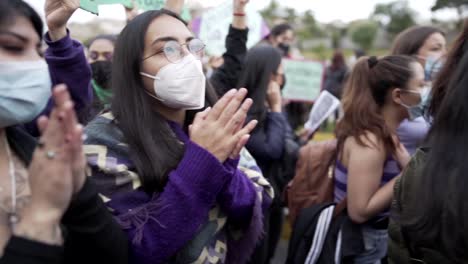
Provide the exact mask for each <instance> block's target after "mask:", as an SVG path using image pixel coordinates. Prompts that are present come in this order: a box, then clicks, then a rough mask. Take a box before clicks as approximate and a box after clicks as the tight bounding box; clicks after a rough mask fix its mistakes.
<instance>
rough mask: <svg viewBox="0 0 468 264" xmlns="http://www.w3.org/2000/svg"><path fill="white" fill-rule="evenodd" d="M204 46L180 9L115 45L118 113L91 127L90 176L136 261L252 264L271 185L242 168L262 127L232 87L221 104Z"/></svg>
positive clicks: (143, 24)
mask: <svg viewBox="0 0 468 264" xmlns="http://www.w3.org/2000/svg"><path fill="white" fill-rule="evenodd" d="M246 4H247V1H245V0H235V1H234V6H235V7H236V9H239V10H240V11H243V10H244V8H245V5H246ZM204 47H205V45H204V44H203V42H202V41H201V40H199V39H196V38H194V36H193V34H192V33H191V32H190V31H189V29H188V28H187V26H186V24H185V23H184V22H183V21H182V20H181V19H180V18H179V17H178V16H177V15H176V14H174V13H173V12H170V11H167V10H164V9H163V10H157V11H148V12H145V13H143V14H141V15H139V16H137V17H136V18H134V19H133V20H132V21H131V22H130V23H129V24H128V25H127V26H126V27H125V28H124V30H123V31H122V32H121V33H120V36H119V39H118V40H117V42H116V46H115V50H114V61H113V75H112V88H113V91H114V96H113V98H112V104H111V112H109V113H107V114H104V115H101V116H100V117H98V118H96V119H95V120H93V121H92V122H91V123H90V124H89V125H88V126H87V128H86V134H87V135H88V139H87V140H86V141H85V144H86V146H85V152H86V154H87V158H88V164H89V165H90V166H91V175H90V176H91V179H93V180H94V181H95V182H96V183H97V185H98V186H99V190H100V193H101V194H102V197H103V198H104V199H105V201H107V205H108V206H109V207H110V208H111V209H112V212H113V214H114V215H115V217H116V219H117V220H118V221H119V222H120V224H121V226H122V228H123V230H125V231H126V232H127V234H128V237H129V240H130V242H131V243H130V250H131V261H132V263H152V264H153V263H168V262H169V263H196V262H198V263H208V262H213V263H245V262H246V261H247V260H248V259H249V257H250V255H251V253H252V251H253V249H254V247H255V244H256V243H257V241H258V240H259V238H260V236H261V234H262V232H263V223H262V219H263V214H264V210H266V209H267V207H268V205H269V203H270V201H271V197H272V192H271V188H270V186H269V184H268V182H267V181H266V180H265V179H263V177H262V175H261V174H260V173H259V172H258V171H253V170H248V169H247V170H246V169H244V168H241V169H238V164H239V155H240V152H241V151H242V148H243V147H244V145H245V144H246V142H247V141H248V139H249V134H250V132H251V131H252V129H253V128H254V127H255V125H256V123H257V122H256V121H255V120H252V121H251V122H249V123H247V124H246V125H244V123H245V119H246V115H247V112H248V111H249V109H250V107H251V105H252V100H251V99H247V100H244V98H245V97H246V94H247V91H246V90H245V89H240V90H234V89H233V90H231V91H229V92H228V93H227V94H226V95H225V96H223V97H222V98H221V99H220V100H219V101H218V102H217V103H216V96H215V94H214V90H213V89H212V88H211V87H209V86H206V80H205V76H204V75H203V71H202V64H201V61H200V59H201V57H202V56H203V53H204ZM206 106H212V107H208V108H206ZM202 109H205V110H203V111H202ZM194 112H196V115H195V118H194V119H193V120H191V118H190V116H192V115H193V113H194Z"/></svg>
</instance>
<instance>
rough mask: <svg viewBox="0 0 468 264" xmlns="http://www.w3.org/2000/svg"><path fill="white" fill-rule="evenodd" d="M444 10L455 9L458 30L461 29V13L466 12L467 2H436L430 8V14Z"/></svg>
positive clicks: (445, 0)
mask: <svg viewBox="0 0 468 264" xmlns="http://www.w3.org/2000/svg"><path fill="white" fill-rule="evenodd" d="M445 8H455V9H456V10H457V13H458V22H457V27H458V29H460V30H461V29H462V27H463V19H464V18H463V13H464V12H465V11H466V10H468V1H467V0H437V1H436V3H435V4H434V6H433V7H432V8H431V10H432V12H435V11H438V10H441V9H445Z"/></svg>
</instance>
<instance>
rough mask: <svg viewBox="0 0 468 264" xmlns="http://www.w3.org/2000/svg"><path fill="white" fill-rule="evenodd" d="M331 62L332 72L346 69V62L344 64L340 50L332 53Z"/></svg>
mask: <svg viewBox="0 0 468 264" xmlns="http://www.w3.org/2000/svg"><path fill="white" fill-rule="evenodd" d="M331 62H332V63H331V65H330V69H331V70H332V71H336V70H341V69H343V68H345V67H346V62H345V58H344V55H343V52H341V51H340V50H336V51H335V52H334V53H333V57H332V60H331Z"/></svg>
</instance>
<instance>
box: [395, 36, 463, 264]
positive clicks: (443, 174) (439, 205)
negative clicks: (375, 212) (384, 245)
mask: <svg viewBox="0 0 468 264" xmlns="http://www.w3.org/2000/svg"><path fill="white" fill-rule="evenodd" d="M467 48H468V47H467V44H466V43H465V45H464V48H463V50H464V52H463V54H462V55H461V57H460V60H459V63H458V66H457V68H454V69H453V70H454V74H453V77H452V78H451V79H450V83H449V86H448V87H449V88H448V89H447V90H446V95H445V99H444V100H443V101H442V103H441V105H440V108H439V109H438V111H437V113H436V115H435V119H434V121H433V124H432V128H431V130H430V132H429V136H428V146H429V147H430V149H429V152H428V154H427V159H426V161H425V164H424V168H423V170H422V171H421V173H422V176H421V177H417V179H420V180H418V182H414V183H415V184H414V185H413V187H412V189H411V190H408V191H410V192H411V196H412V197H418V198H417V199H409V201H405V203H407V208H411V211H409V212H408V213H406V214H404V215H401V216H400V221H401V225H402V226H403V227H405V228H406V229H407V230H408V233H409V234H411V241H412V242H413V243H414V245H416V246H424V245H425V244H427V243H431V242H432V244H433V243H434V241H437V250H438V251H440V252H442V253H443V254H444V255H445V256H447V257H449V258H450V259H451V260H452V261H454V262H453V263H455V260H456V263H462V262H465V261H466V259H467V256H468V253H467V249H468V229H467V228H466V222H467V221H468V210H467V206H466V201H467V200H468V196H467V194H468V193H467V188H468V177H467V172H468V162H467V157H468V139H467V135H468V74H466V73H467V72H468V50H467Z"/></svg>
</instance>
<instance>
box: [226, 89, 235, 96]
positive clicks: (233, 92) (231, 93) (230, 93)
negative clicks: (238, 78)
mask: <svg viewBox="0 0 468 264" xmlns="http://www.w3.org/2000/svg"><path fill="white" fill-rule="evenodd" d="M236 91H237V90H236V89H231V90H230V91H229V92H227V93H226V95H234V94H235V93H236Z"/></svg>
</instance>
